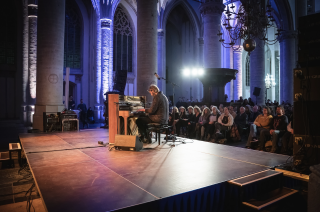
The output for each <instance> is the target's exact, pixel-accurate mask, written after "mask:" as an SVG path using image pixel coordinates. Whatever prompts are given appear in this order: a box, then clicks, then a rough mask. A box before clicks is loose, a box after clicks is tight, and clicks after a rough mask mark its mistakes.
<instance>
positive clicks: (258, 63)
mask: <svg viewBox="0 0 320 212" xmlns="http://www.w3.org/2000/svg"><path fill="white" fill-rule="evenodd" d="M255 41H256V44H257V45H256V48H255V50H254V51H253V52H251V56H250V97H251V98H252V100H253V102H256V97H255V96H253V91H254V88H255V87H258V88H261V90H260V95H259V96H258V98H257V103H258V105H263V104H265V102H264V100H265V99H264V96H265V90H266V86H265V82H264V79H265V60H264V59H265V58H264V42H263V41H262V40H260V39H255Z"/></svg>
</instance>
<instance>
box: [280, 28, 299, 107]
mask: <svg viewBox="0 0 320 212" xmlns="http://www.w3.org/2000/svg"><path fill="white" fill-rule="evenodd" d="M295 38H296V32H294V31H285V32H283V33H282V34H281V37H280V103H281V102H282V101H287V100H288V101H289V102H290V103H291V104H292V103H293V69H294V68H295V63H296V59H295V54H296V51H295V42H296V40H295Z"/></svg>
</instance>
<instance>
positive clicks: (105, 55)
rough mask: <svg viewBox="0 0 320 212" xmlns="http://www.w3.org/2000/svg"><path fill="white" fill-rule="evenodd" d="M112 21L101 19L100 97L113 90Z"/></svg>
mask: <svg viewBox="0 0 320 212" xmlns="http://www.w3.org/2000/svg"><path fill="white" fill-rule="evenodd" d="M111 26H112V20H111V19H107V18H102V19H101V76H102V95H103V99H104V100H105V99H106V96H105V95H104V94H105V93H106V92H108V91H112V89H113V66H112V65H113V57H112V55H113V48H112V46H113V43H112V36H113V35H112V33H111Z"/></svg>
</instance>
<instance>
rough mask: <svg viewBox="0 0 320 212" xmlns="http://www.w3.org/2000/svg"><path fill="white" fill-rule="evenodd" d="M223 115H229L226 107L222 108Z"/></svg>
mask: <svg viewBox="0 0 320 212" xmlns="http://www.w3.org/2000/svg"><path fill="white" fill-rule="evenodd" d="M223 112H224V115H229V110H228V108H227V107H225V108H223Z"/></svg>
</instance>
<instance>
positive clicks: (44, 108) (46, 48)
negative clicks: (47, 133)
mask: <svg viewBox="0 0 320 212" xmlns="http://www.w3.org/2000/svg"><path fill="white" fill-rule="evenodd" d="M38 17H39V21H38V26H39V27H38V53H39V54H38V61H37V70H38V71H37V91H36V92H37V100H36V105H35V114H34V117H33V121H34V122H33V128H34V129H39V130H41V131H43V112H60V111H62V110H63V109H64V105H63V102H62V101H63V100H62V95H63V52H64V27H65V0H55V1H47V0H39V12H38Z"/></svg>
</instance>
